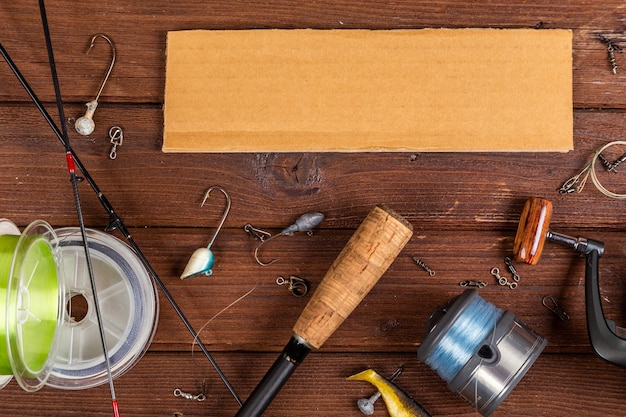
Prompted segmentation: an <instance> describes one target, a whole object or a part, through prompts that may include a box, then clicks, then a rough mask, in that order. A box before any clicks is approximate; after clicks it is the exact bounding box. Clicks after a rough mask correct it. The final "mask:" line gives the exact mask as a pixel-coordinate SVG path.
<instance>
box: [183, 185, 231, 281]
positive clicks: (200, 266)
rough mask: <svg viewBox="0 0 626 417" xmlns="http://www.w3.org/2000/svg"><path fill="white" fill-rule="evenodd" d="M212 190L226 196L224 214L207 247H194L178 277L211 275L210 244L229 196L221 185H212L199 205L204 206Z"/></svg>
mask: <svg viewBox="0 0 626 417" xmlns="http://www.w3.org/2000/svg"><path fill="white" fill-rule="evenodd" d="M213 190H220V191H221V192H222V194H224V196H225V197H226V209H225V210H224V214H222V220H220V224H219V225H218V226H217V228H216V229H215V233H214V234H213V237H212V238H211V241H210V242H209V244H208V245H207V247H206V248H199V249H196V250H195V252H194V253H193V254H192V255H191V258H190V259H189V262H187V266H186V267H185V270H184V271H183V273H182V275H181V276H180V279H187V278H191V277H193V276H196V275H200V274H204V275H206V276H207V277H208V276H211V275H213V270H212V269H211V268H212V267H213V262H215V255H214V254H213V252H212V251H211V246H212V245H213V242H215V238H216V237H217V235H218V233H219V232H220V230H221V228H222V226H223V225H224V221H225V220H226V216H228V212H229V211H230V197H229V196H228V193H227V192H226V191H225V190H224V189H223V188H222V187H219V186H217V185H214V186H212V187H211V188H209V189H208V190H207V192H206V193H205V194H204V200H202V204H200V207H202V206H204V203H205V202H206V200H207V198H209V194H211V191H213Z"/></svg>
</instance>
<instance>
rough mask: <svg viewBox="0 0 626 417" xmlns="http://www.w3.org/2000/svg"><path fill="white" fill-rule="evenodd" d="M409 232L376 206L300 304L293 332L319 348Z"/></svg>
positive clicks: (406, 225)
mask: <svg viewBox="0 0 626 417" xmlns="http://www.w3.org/2000/svg"><path fill="white" fill-rule="evenodd" d="M412 235H413V227H412V226H411V224H410V223H408V222H407V221H406V220H404V219H403V218H402V217H401V216H400V215H398V214H396V213H395V212H393V211H392V210H391V209H389V208H387V207H385V206H382V205H381V206H376V207H374V208H373V209H372V211H370V213H369V214H368V216H367V217H366V218H365V220H363V223H361V225H360V226H359V227H358V229H357V230H356V231H355V232H354V235H352V237H351V238H350V240H349V241H348V243H347V244H346V246H345V247H344V249H343V250H342V251H341V253H340V254H339V256H337V259H335V261H334V262H333V264H332V266H331V267H330V269H329V270H328V272H327V273H326V275H325V276H324V279H323V280H322V282H321V283H320V285H319V286H318V288H317V290H316V291H315V293H314V294H313V296H312V297H311V300H310V301H309V303H308V304H307V306H306V307H305V308H304V310H303V312H302V314H301V315H300V317H299V318H298V321H297V322H296V324H295V325H294V327H293V331H294V334H295V335H297V336H299V337H300V338H302V339H303V340H305V341H306V343H307V344H308V345H309V346H311V347H312V348H315V349H319V348H320V347H321V346H322V345H323V344H324V342H325V341H326V340H327V339H328V338H329V337H330V336H331V335H332V334H333V333H334V332H335V330H337V328H338V327H339V326H340V325H341V323H343V321H344V320H345V319H346V318H347V317H348V316H349V315H350V313H352V311H353V310H354V309H355V308H356V307H357V305H358V304H359V303H360V302H361V300H362V299H363V298H364V297H365V296H366V295H367V293H368V292H369V291H370V290H371V289H372V287H373V286H374V285H375V284H376V282H378V280H379V279H380V277H381V276H382V275H383V274H384V273H385V271H386V270H387V268H389V266H390V265H391V263H392V262H393V261H394V260H395V258H396V257H397V256H398V254H399V253H400V251H401V250H402V248H404V246H405V245H406V243H407V242H408V241H409V239H410V238H411V236H412Z"/></svg>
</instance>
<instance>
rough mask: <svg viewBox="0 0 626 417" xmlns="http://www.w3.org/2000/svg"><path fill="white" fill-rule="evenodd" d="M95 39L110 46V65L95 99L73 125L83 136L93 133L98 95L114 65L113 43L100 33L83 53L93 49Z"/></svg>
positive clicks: (92, 39) (94, 36)
mask: <svg viewBox="0 0 626 417" xmlns="http://www.w3.org/2000/svg"><path fill="white" fill-rule="evenodd" d="M97 38H102V39H104V40H106V41H107V42H108V43H109V45H110V46H111V63H110V64H109V69H108V70H107V72H106V74H105V76H104V80H102V84H100V88H99V89H98V93H97V94H96V98H95V99H93V100H92V101H90V102H88V103H86V104H85V106H87V110H86V111H85V115H84V116H81V117H79V118H78V119H76V122H75V123H74V128H75V129H76V131H77V132H78V133H80V134H81V135H83V136H87V135H90V134H91V133H93V131H94V129H95V127H96V124H95V123H94V121H93V114H94V113H95V111H96V108H97V107H98V99H99V98H100V94H102V90H103V89H104V86H105V84H106V83H107V81H108V80H109V76H110V75H111V71H112V70H113V65H115V45H114V44H113V41H112V40H111V39H109V37H108V36H106V35H103V34H102V33H97V34H95V35H93V36H92V38H91V42H90V43H89V46H88V47H87V51H86V52H85V53H86V54H88V53H89V51H91V49H92V48H93V47H94V45H95V43H96V39H97Z"/></svg>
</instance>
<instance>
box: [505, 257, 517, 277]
mask: <svg viewBox="0 0 626 417" xmlns="http://www.w3.org/2000/svg"><path fill="white" fill-rule="evenodd" d="M504 264H505V265H506V269H508V270H509V272H510V273H511V275H513V281H515V282H518V281H519V280H520V277H519V274H518V273H517V269H515V266H513V259H511V258H510V257H509V256H507V257H506V258H504Z"/></svg>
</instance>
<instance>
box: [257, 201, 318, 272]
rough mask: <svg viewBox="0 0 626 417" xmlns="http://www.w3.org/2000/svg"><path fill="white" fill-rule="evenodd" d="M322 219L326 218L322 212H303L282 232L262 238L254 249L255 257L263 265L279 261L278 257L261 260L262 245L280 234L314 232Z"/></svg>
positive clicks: (289, 234)
mask: <svg viewBox="0 0 626 417" xmlns="http://www.w3.org/2000/svg"><path fill="white" fill-rule="evenodd" d="M322 220H324V215H323V214H322V213H317V212H311V213H305V214H303V215H302V216H300V217H298V219H297V220H296V222H295V223H294V224H292V225H291V226H289V227H287V228H286V229H283V230H282V231H281V232H280V233H278V234H276V235H274V236H270V237H268V238H265V239H261V243H260V244H259V246H257V247H256V249H254V259H256V261H257V263H258V264H259V265H261V266H268V265H271V264H273V263H274V262H276V261H277V259H272V260H271V261H269V262H263V261H261V259H259V249H261V246H263V245H264V244H265V243H266V242H269V241H270V240H272V239H274V238H275V237H278V236H293V234H294V233H295V232H307V233H312V229H313V228H315V227H316V226H318V225H319V224H320V223H321V222H322Z"/></svg>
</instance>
